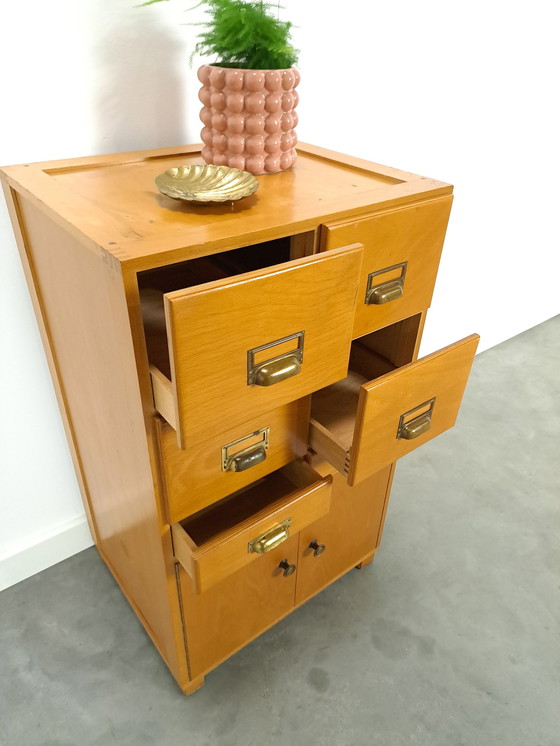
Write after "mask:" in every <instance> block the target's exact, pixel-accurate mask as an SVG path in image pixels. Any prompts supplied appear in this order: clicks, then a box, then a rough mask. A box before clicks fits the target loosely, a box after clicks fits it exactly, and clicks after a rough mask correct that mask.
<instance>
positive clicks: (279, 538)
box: [247, 518, 295, 574]
mask: <svg viewBox="0 0 560 746" xmlns="http://www.w3.org/2000/svg"><path fill="white" fill-rule="evenodd" d="M291 522H292V519H291V518H287V519H286V520H285V521H282V523H280V524H279V525H278V526H274V528H271V529H269V530H268V531H267V532H266V533H264V534H261V535H260V536H257V538H256V539H252V540H251V541H250V542H249V544H248V546H247V551H248V552H256V553H257V554H266V553H267V552H270V551H271V550H272V549H275V548H276V547H277V546H280V544H282V542H283V541H286V539H287V538H288V535H289V533H290V524H291ZM294 569H295V568H294ZM292 572H293V571H292ZM290 574H291V573H290Z"/></svg>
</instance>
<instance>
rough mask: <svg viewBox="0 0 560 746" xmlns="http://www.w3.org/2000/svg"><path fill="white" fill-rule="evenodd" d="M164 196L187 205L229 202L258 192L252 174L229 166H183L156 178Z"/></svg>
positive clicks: (257, 186)
mask: <svg viewBox="0 0 560 746" xmlns="http://www.w3.org/2000/svg"><path fill="white" fill-rule="evenodd" d="M156 186H157V188H158V189H159V191H160V192H161V193H162V194H166V195H167V196H168V197H173V199H184V200H187V201H188V202H202V203H204V202H206V203H208V202H230V201H232V200H237V199H241V198H242V197H248V196H249V195H250V194H253V193H254V192H256V191H257V189H258V188H259V182H258V181H257V179H256V178H255V177H254V176H253V174H250V173H248V172H247V171H240V170H239V169H237V168H229V167H228V166H213V165H206V166H180V167H179V168H170V169H169V170H168V171H165V172H164V173H162V174H160V175H159V176H156Z"/></svg>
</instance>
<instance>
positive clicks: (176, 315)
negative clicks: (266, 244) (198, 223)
mask: <svg viewBox="0 0 560 746" xmlns="http://www.w3.org/2000/svg"><path fill="white" fill-rule="evenodd" d="M249 248H252V247H249ZM237 251H240V250H237ZM235 253H236V252H234V251H232V252H226V254H235ZM225 257H226V255H218V256H217V257H211V258H207V259H205V260H204V261H205V262H206V265H207V266H208V267H210V268H211V269H213V268H214V267H216V266H218V265H220V263H221V266H223V265H224V262H225V261H226V258H225ZM361 259H362V247H361V246H359V245H354V246H350V247H345V248H342V249H340V250H336V251H332V252H328V253H322V254H316V255H313V256H309V257H303V258H300V259H294V260H291V261H286V262H284V263H282V264H275V265H273V266H265V267H262V268H260V269H256V270H253V271H250V272H243V271H242V270H243V267H244V261H245V257H244V255H240V258H239V261H237V260H236V261H237V263H235V262H233V261H232V267H231V269H230V270H228V271H226V272H225V276H222V278H221V279H213V280H212V281H206V278H207V277H208V276H210V277H214V276H215V275H212V274H210V275H208V274H206V275H205V274H202V276H201V277H200V278H198V279H197V278H195V279H194V280H192V278H191V279H190V280H189V285H188V286H187V287H182V288H181V289H178V290H171V291H169V292H166V285H165V283H163V284H162V283H160V286H159V287H156V288H153V287H150V285H149V282H147V281H146V282H144V283H143V287H142V288H141V301H142V311H143V318H144V328H145V331H146V341H147V347H148V357H149V359H150V364H151V368H150V370H151V373H152V382H153V388H154V399H155V404H156V408H157V409H158V411H159V412H160V413H161V414H162V415H163V417H164V418H165V419H166V420H167V421H168V422H169V424H170V425H171V426H172V427H173V428H174V429H175V430H176V431H177V438H178V443H179V447H180V448H185V447H187V444H189V445H190V444H192V443H193V442H194V441H202V440H207V439H208V438H209V437H211V436H212V435H213V433H215V432H218V431H220V430H222V429H223V426H224V423H227V425H228V426H229V427H233V426H234V425H237V424H241V423H243V422H245V421H247V420H248V419H251V418H252V417H255V416H256V415H257V414H258V413H261V412H267V411H270V410H272V409H276V408H277V407H280V406H282V405H283V404H286V403H287V402H290V401H295V400H296V399H301V398H302V397H304V396H307V395H308V394H310V393H312V392H313V391H317V390H318V389H320V388H323V387H324V386H327V385H329V384H331V383H333V382H334V381H337V380H340V379H341V378H344V376H345V375H346V372H347V367H348V354H349V349H350V342H351V338H352V326H353V323H354V308H355V301H356V288H357V283H358V275H359V271H360V265H361ZM185 264H186V265H189V264H190V263H189V262H186V263H185ZM245 266H252V265H251V263H250V262H249V263H248V264H245ZM169 269H170V268H169V267H166V268H165V269H164V270H162V271H163V272H169ZM187 270H188V266H187ZM180 271H181V270H180V269H179V270H178V272H179V273H180ZM228 272H229V274H228ZM240 272H241V273H240ZM152 273H153V272H152ZM177 276H180V274H177V273H174V274H173V275H172V279H173V280H174V281H176V277H177ZM148 279H150V278H148ZM155 280H156V282H157V280H158V277H157V276H156V277H155ZM171 287H173V285H172V286H171Z"/></svg>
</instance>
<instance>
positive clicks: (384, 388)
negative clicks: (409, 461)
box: [309, 334, 479, 485]
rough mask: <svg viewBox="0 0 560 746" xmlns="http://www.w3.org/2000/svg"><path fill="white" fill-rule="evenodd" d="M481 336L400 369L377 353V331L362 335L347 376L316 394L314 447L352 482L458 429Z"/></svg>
mask: <svg viewBox="0 0 560 746" xmlns="http://www.w3.org/2000/svg"><path fill="white" fill-rule="evenodd" d="M478 340H479V337H478V335H476V334H473V335H471V336H470V337H466V338H465V339H463V340H461V341H459V342H456V343H455V344H452V345H449V346H448V347H444V348H443V349H442V350H439V351H438V352H434V353H432V354H431V355H428V356H426V357H425V358H422V359H421V360H416V361H415V362H413V363H409V364H407V365H403V366H402V367H400V368H394V366H393V364H392V362H391V361H388V360H387V359H386V358H384V357H382V356H380V355H378V354H377V353H376V352H375V351H374V349H375V334H372V335H370V337H369V338H368V337H366V338H364V339H361V340H357V341H355V342H354V343H353V345H352V348H353V349H352V352H351V356H350V371H349V374H348V376H347V377H346V378H345V379H344V380H343V381H340V382H338V383H336V384H333V385H332V386H329V387H328V388H326V389H324V390H322V391H319V392H317V394H314V395H313V397H312V404H311V417H312V419H311V426H310V439H309V442H310V445H311V448H312V449H313V450H314V451H316V452H317V453H319V454H320V455H322V456H323V457H324V458H325V459H327V460H328V461H329V462H330V463H331V464H332V465H333V466H335V467H336V468H337V469H338V470H339V471H340V472H341V473H342V474H344V475H346V476H347V478H348V484H350V485H352V484H355V483H356V482H360V481H361V480H362V479H364V478H365V477H367V476H368V475H370V474H373V473H375V472H376V471H379V470H380V469H382V468H383V467H384V466H387V465H388V464H390V463H392V462H394V461H396V460H397V459H399V458H400V457H401V456H404V455H405V454H407V453H409V452H410V451H412V450H414V449H415V448H417V447H418V446H419V445H422V444H423V443H426V442H427V441H429V440H431V439H432V438H434V437H435V436H436V435H439V434H440V433H442V432H444V431H445V430H447V429H449V428H450V427H453V425H454V424H455V420H456V418H457V414H458V411H459V406H460V404H461V400H462V398H463V393H464V390H465V386H466V384H467V379H468V376H469V372H470V369H471V365H472V362H473V359H474V355H475V352H476V347H477V345H478Z"/></svg>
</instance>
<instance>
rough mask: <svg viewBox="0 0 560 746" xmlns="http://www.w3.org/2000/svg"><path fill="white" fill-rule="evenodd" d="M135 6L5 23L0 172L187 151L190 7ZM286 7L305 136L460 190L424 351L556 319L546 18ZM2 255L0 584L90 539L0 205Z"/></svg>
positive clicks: (12, 14) (426, 9)
mask: <svg viewBox="0 0 560 746" xmlns="http://www.w3.org/2000/svg"><path fill="white" fill-rule="evenodd" d="M134 4H135V0H80V2H78V3H77V2H76V1H75V0H50V2H49V3H45V2H44V0H28V2H26V3H21V4H16V3H12V4H11V5H10V8H9V10H8V9H4V13H3V25H2V32H1V34H2V39H1V43H0V58H1V59H0V69H2V70H3V80H2V105H3V112H2V116H1V118H0V163H2V164H5V165H8V164H12V163H21V162H30V161H36V160H47V159H55V158H64V157H73V156H81V155H84V156H85V155H90V154H93V153H106V152H115V151H119V150H125V149H126V150H132V149H141V148H150V147H157V146H165V145H175V144H182V143H186V142H196V141H198V133H199V129H200V126H199V123H198V110H199V108H200V105H199V103H198V100H197V91H198V87H199V86H198V81H197V80H196V74H195V69H196V61H195V65H194V69H192V70H191V69H189V67H188V55H189V50H190V48H192V44H193V40H194V38H195V34H196V29H193V28H190V27H188V26H186V25H183V24H185V23H187V22H189V21H194V20H197V19H198V17H199V12H198V11H197V12H195V13H193V12H190V13H187V12H185V9H186V8H188V7H190V6H191V5H192V3H191V2H189V0H184V2H181V0H172V1H171V2H170V3H168V4H162V5H156V6H153V7H148V8H135V7H134ZM283 5H284V7H285V10H284V11H283V17H285V18H290V19H291V20H293V22H294V23H295V24H296V25H297V26H298V28H297V29H296V30H295V33H294V38H295V41H296V46H298V47H299V48H300V49H301V50H302V53H301V57H300V64H299V67H300V70H301V72H302V83H301V87H300V96H301V103H300V107H299V114H300V126H299V135H300V139H302V140H304V141H308V142H313V143H316V144H318V145H323V146H325V147H330V148H332V149H335V150H340V151H342V152H347V153H351V154H353V155H357V156H361V157H363V158H368V159H370V160H374V161H377V162H380V163H385V164H389V165H392V166H396V167H398V168H402V169H404V170H408V171H413V172H417V173H420V174H423V175H427V176H433V177H435V178H437V179H441V180H443V181H449V182H452V183H453V184H455V193H456V200H455V205H454V208H453V213H452V220H451V225H450V229H449V232H448V238H447V242H446V247H445V251H444V257H443V260H442V265H441V269H440V273H439V276H438V283H437V288H436V293H435V297H434V302H433V305H432V310H431V311H430V314H429V318H428V323H427V326H426V331H425V337H424V340H425V341H424V344H423V352H429V351H431V350H434V349H436V348H438V347H441V346H443V345H445V344H447V343H448V342H450V341H454V340H456V339H458V338H459V337H461V336H463V335H465V334H468V333H470V332H471V331H478V332H479V333H480V334H481V335H482V343H481V349H486V348H487V347H490V346H492V345H494V344H497V343H499V342H501V341H503V340H505V339H507V338H509V337H511V336H513V335H515V334H517V333H519V332H521V331H523V330H525V329H528V328H530V327H531V326H534V325H535V324H538V323H540V322H541V321H544V320H545V319H547V318H550V317H551V316H553V315H555V314H557V313H559V312H560V293H559V291H558V283H557V277H558V273H559V270H560V263H559V259H558V257H559V248H560V247H559V245H558V244H559V241H558V230H557V218H556V215H557V213H558V207H557V204H556V200H557V198H558V196H559V195H558V180H557V174H558V173H559V166H560V163H559V161H560V158H559V148H558V141H557V136H558V131H560V126H559V125H560V123H559V121H558V116H557V114H556V108H557V107H556V98H557V96H556V90H557V77H556V76H557V71H558V69H559V60H558V54H557V51H556V50H557V46H558V45H557V40H556V38H555V28H556V25H555V23H554V21H553V18H552V4H551V3H549V2H546V1H545V0H535V1H534V2H533V3H531V4H530V5H529V4H527V3H525V2H524V3H520V2H516V0H509V2H505V1H503V2H502V1H501V0H493V2H488V0H485V1H484V2H482V0H471V2H470V3H462V4H460V3H452V2H449V0H424V2H421V3H419V2H417V0H416V1H413V0H401V2H398V3H395V2H392V3H387V2H384V3H382V2H371V0H345V2H344V3H340V4H337V5H336V6H335V5H332V6H331V5H327V4H323V3H319V2H311V0H308V2H301V0H284V1H283ZM331 7H332V8H333V10H332V11H330V12H329V11H328V10H327V9H328V8H331ZM341 9H342V10H343V11H344V13H343V15H341V14H340V10H341ZM325 102H326V103H325ZM0 247H1V249H2V270H3V293H2V295H1V302H2V304H3V306H5V307H3V308H2V311H1V316H0V318H1V319H2V327H1V329H2V339H1V341H0V349H1V350H2V352H3V355H2V365H1V366H0V376H1V378H2V381H1V389H0V390H1V391H2V392H3V394H4V396H3V405H4V406H3V417H2V419H1V428H2V433H1V435H2V449H1V454H2V456H1V458H2V468H1V469H0V588H1V587H5V586H7V585H10V584H12V583H15V582H18V581H19V580H20V579H22V578H24V577H26V576H28V575H30V574H33V573H34V572H37V571H38V570H40V569H42V568H43V567H46V566H48V565H49V564H53V563H54V562H57V561H60V560H61V559H64V558H65V557H66V556H69V555H70V554H72V553H73V552H76V551H79V550H80V549H82V548H85V547H86V546H87V545H88V543H89V542H90V539H89V535H88V533H87V528H86V526H85V519H84V515H83V510H82V507H81V501H80V497H79V493H78V488H77V484H76V480H75V476H74V473H73V469H72V465H71V462H70V458H69V456H68V452H67V448H66V444H65V440H64V434H63V429H62V425H61V422H60V418H59V415H58V412H57V408H56V401H55V398H54V394H53V393H52V387H51V384H50V380H49V377H48V371H47V366H46V363H45V361H44V356H43V353H42V349H41V345H40V340H39V336H38V333H37V331H36V326H35V322H34V319H33V315H32V311H31V306H30V301H29V297H28V293H27V289H26V287H25V284H24V281H23V274H22V272H21V269H20V267H19V263H18V259H17V256H16V249H15V243H14V240H13V235H12V232H11V228H10V227H9V225H8V220H7V216H6V213H5V209H4V206H3V205H2V208H1V211H0Z"/></svg>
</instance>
